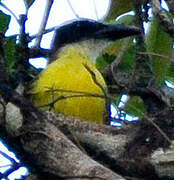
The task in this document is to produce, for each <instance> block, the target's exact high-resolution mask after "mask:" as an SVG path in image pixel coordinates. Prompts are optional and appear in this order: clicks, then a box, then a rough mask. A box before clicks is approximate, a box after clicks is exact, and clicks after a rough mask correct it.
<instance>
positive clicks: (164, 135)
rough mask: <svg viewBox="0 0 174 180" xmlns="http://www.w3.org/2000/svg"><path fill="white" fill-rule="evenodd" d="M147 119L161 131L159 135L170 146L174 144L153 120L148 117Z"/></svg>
mask: <svg viewBox="0 0 174 180" xmlns="http://www.w3.org/2000/svg"><path fill="white" fill-rule="evenodd" d="M145 119H146V120H147V121H149V122H150V123H151V124H152V125H153V126H154V127H155V128H156V129H157V130H158V131H159V133H160V134H161V135H162V136H163V137H164V138H165V139H166V140H167V141H168V142H169V144H172V141H171V140H170V138H169V137H168V136H167V134H166V133H165V132H164V131H163V130H162V129H161V128H160V127H159V126H158V125H157V124H156V123H155V122H154V121H153V119H152V118H149V117H146V118H145Z"/></svg>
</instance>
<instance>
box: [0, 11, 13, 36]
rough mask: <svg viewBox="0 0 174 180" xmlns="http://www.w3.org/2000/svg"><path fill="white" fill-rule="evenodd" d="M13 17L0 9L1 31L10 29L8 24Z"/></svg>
mask: <svg viewBox="0 0 174 180" xmlns="http://www.w3.org/2000/svg"><path fill="white" fill-rule="evenodd" d="M10 19H11V17H10V16H9V15H6V14H4V13H3V12H2V11H0V32H3V33H4V32H5V31H6V30H7V29H8V25H9V22H10Z"/></svg>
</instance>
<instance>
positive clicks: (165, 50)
mask: <svg viewBox="0 0 174 180" xmlns="http://www.w3.org/2000/svg"><path fill="white" fill-rule="evenodd" d="M146 42H147V50H148V51H149V52H153V53H156V54H159V55H163V56H167V57H169V58H170V57H171V55H172V43H173V42H172V38H171V37H170V35H169V34H167V33H166V32H164V30H163V27H162V26H161V25H160V23H159V21H158V19H156V18H155V17H153V18H152V21H151V25H150V30H149V33H148V34H147V39H146ZM151 60H152V68H153V72H154V74H155V79H156V81H157V83H158V84H159V85H163V84H164V80H165V79H166V78H167V76H168V75H170V74H171V75H172V74H174V73H172V72H173V70H172V69H171V62H170V60H169V59H167V58H164V57H159V56H151ZM171 70H172V71H171Z"/></svg>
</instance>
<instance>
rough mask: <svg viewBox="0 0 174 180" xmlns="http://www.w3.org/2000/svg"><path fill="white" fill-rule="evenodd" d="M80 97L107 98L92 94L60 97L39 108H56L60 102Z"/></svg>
mask: <svg viewBox="0 0 174 180" xmlns="http://www.w3.org/2000/svg"><path fill="white" fill-rule="evenodd" d="M79 97H93V98H105V96H103V95H94V94H93V95H92V94H79V95H69V96H59V97H58V98H56V99H55V100H53V101H52V102H51V103H49V104H44V105H42V106H39V107H40V108H42V107H46V106H50V107H54V104H55V103H57V102H58V101H60V100H65V99H69V98H79Z"/></svg>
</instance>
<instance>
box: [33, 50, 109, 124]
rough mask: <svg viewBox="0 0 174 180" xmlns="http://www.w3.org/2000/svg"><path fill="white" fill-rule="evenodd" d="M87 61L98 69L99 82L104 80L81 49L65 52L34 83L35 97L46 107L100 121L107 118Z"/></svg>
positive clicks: (36, 103)
mask: <svg viewBox="0 0 174 180" xmlns="http://www.w3.org/2000/svg"><path fill="white" fill-rule="evenodd" d="M84 64H87V66H88V67H89V68H90V70H91V71H92V72H94V73H95V77H96V79H97V82H99V83H100V84H101V85H102V86H103V87H105V86H106V85H105V81H104V79H103V77H102V75H101V74H100V72H99V71H98V70H97V69H96V67H95V65H94V64H93V63H92V62H91V60H89V58H88V56H86V55H84V54H83V53H82V52H81V51H80V50H79V51H78V52H76V51H75V50H74V49H70V50H68V51H67V52H66V53H63V54H61V55H60V56H59V58H58V59H57V60H56V61H54V62H53V63H51V64H50V65H49V66H48V68H47V69H45V70H43V71H42V72H41V74H40V76H39V78H38V79H37V80H36V82H35V83H34V84H33V89H32V94H33V95H32V101H33V103H34V104H35V105H36V106H38V107H42V108H43V109H45V110H52V111H54V112H59V113H63V114H66V115H71V116H76V117H79V118H82V119H85V120H88V121H93V122H97V123H103V122H104V115H105V111H106V109H105V100H104V98H102V97H96V96H101V95H102V96H103V92H102V90H101V88H100V87H99V86H98V85H96V83H95V82H94V81H93V79H92V76H91V74H90V73H89V71H88V70H87V69H86V68H85V66H84Z"/></svg>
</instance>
